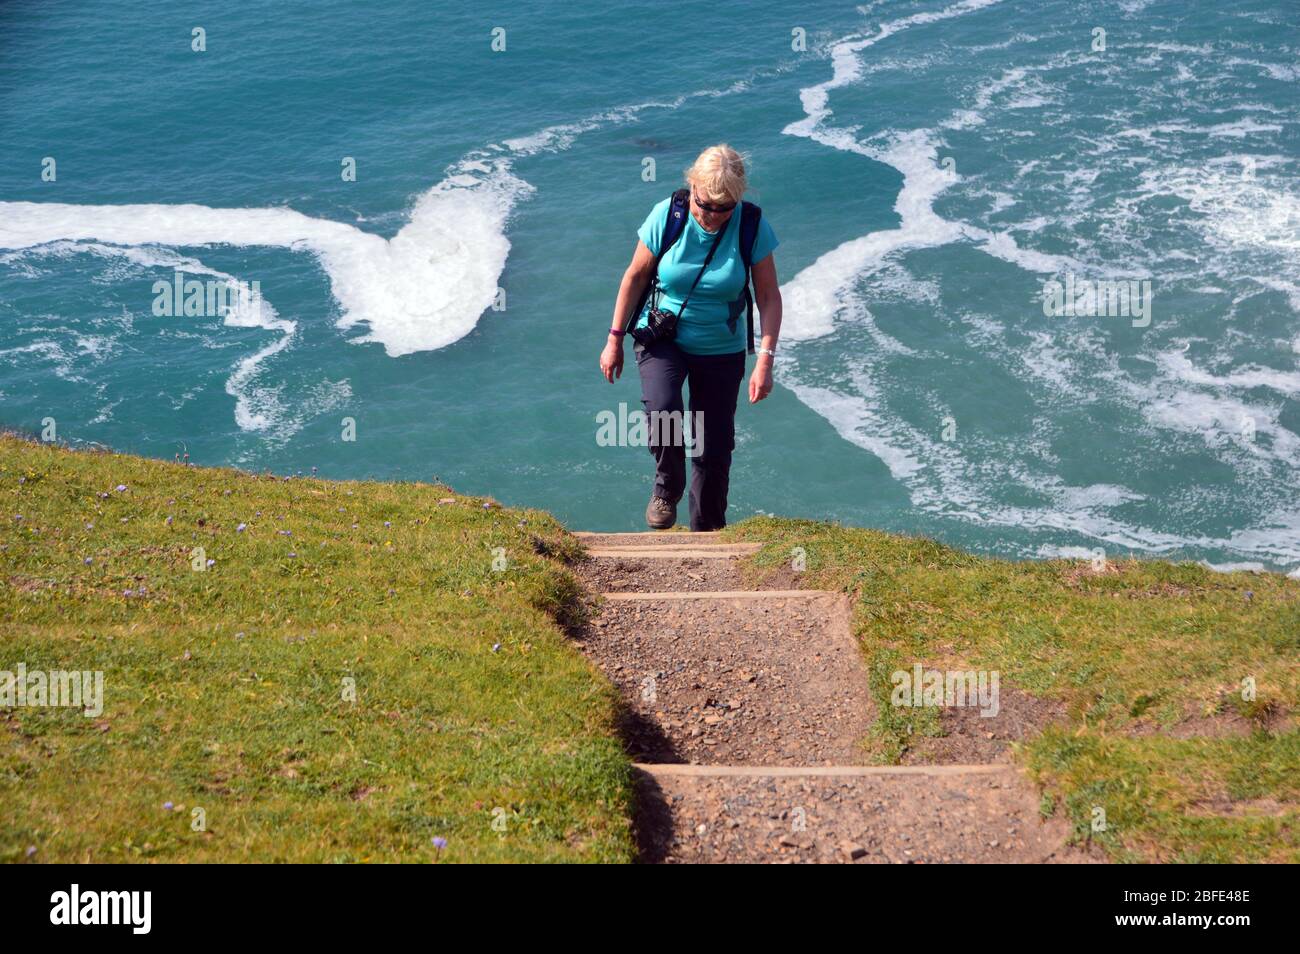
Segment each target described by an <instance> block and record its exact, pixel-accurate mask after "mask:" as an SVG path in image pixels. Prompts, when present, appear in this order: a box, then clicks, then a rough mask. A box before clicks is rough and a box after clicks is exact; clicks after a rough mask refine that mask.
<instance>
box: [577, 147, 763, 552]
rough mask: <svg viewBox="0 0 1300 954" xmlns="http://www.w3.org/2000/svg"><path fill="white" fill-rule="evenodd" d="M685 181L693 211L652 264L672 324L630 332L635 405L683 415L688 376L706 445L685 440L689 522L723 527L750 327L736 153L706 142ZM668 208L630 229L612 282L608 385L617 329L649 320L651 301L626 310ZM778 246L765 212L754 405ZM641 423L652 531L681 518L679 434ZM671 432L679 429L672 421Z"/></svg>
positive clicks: (618, 369) (693, 413) (618, 350)
mask: <svg viewBox="0 0 1300 954" xmlns="http://www.w3.org/2000/svg"><path fill="white" fill-rule="evenodd" d="M686 186H687V188H688V189H689V190H690V216H689V220H688V221H687V222H686V224H685V226H684V227H683V228H682V229H681V232H680V235H679V237H678V238H677V240H676V241H675V242H673V244H672V246H671V247H670V248H669V249H667V251H666V253H665V254H664V255H663V257H662V259H660V260H659V262H658V266H657V274H658V278H659V284H660V286H661V290H662V296H661V298H660V300H659V302H658V305H657V307H658V308H659V309H660V310H661V311H663V310H667V311H670V312H672V313H673V314H676V315H677V316H678V318H677V324H676V331H675V333H674V334H673V336H672V337H671V338H669V339H668V340H656V341H653V342H652V343H650V344H649V345H643V344H641V343H640V342H638V343H637V344H636V347H635V351H636V363H637V370H638V371H639V372H640V374H641V403H642V404H643V405H644V406H645V412H646V416H647V419H648V420H650V421H659V420H662V419H663V418H662V417H661V415H660V414H656V412H675V413H674V415H673V416H674V418H675V419H676V420H677V421H681V419H682V411H683V406H682V385H683V383H689V386H690V408H689V410H690V414H689V417H690V419H691V421H692V422H697V423H698V424H699V425H702V426H699V427H696V428H693V433H692V439H693V443H696V444H699V443H702V445H703V446H702V447H698V446H696V447H692V454H693V464H692V472H691V496H690V522H691V530H693V531H708V530H717V529H719V528H721V527H725V526H726V525H727V518H726V513H727V484H728V476H729V474H730V471H731V452H732V450H733V449H734V448H735V446H736V443H735V433H736V429H735V421H736V398H737V393H738V391H739V389H740V380H741V378H742V377H744V373H745V351H746V347H745V346H746V343H747V341H748V332H747V327H746V322H745V318H744V314H743V312H744V310H745V298H744V290H745V265H744V260H743V258H742V256H741V254H740V225H741V218H742V216H741V213H740V211H739V210H740V209H741V208H743V207H742V206H741V205H740V203H741V197H742V196H743V195H744V194H745V189H746V182H745V163H744V160H742V159H741V157H740V155H739V154H738V153H737V152H736V151H735V150H734V149H732V148H731V147H730V146H727V145H718V146H710V147H709V148H708V149H705V150H704V151H703V152H702V153H700V155H699V158H697V159H696V160H695V164H694V165H692V166H691V167H690V169H688V170H687V171H686ZM671 210H672V198H671V197H669V198H668V199H665V200H663V201H662V202H660V203H659V204H658V205H656V206H655V207H654V208H653V209H652V210H651V211H650V214H649V215H648V216H647V217H646V220H645V222H643V223H642V224H641V228H640V229H639V230H638V232H637V236H638V241H637V247H636V252H635V253H634V254H633V256H632V264H631V265H629V266H628V268H627V271H626V272H625V273H624V274H623V281H622V284H620V285H619V289H618V300H617V301H616V302H615V304H614V320H613V325H612V327H611V328H610V332H609V340H608V342H607V343H606V344H605V350H604V351H603V352H602V353H601V355H600V370H601V371H602V372H603V373H604V375H605V380H607V381H609V382H611V383H612V382H613V381H614V379H615V378H617V377H619V376H620V375H622V373H623V339H624V336H625V335H627V334H628V333H629V332H632V331H633V329H642V328H646V327H647V325H648V322H647V314H648V313H649V311H650V310H651V309H652V308H654V307H656V305H655V302H654V301H649V302H647V303H646V305H645V307H644V308H643V309H641V310H640V311H639V313H638V314H635V315H634V314H632V312H633V311H636V310H637V304H638V303H639V302H640V301H641V299H642V294H643V293H644V291H645V289H646V286H647V284H648V283H649V282H650V281H651V279H652V278H653V277H654V276H655V275H656V264H655V262H656V258H658V257H659V254H660V252H661V250H662V249H661V240H662V238H663V235H664V229H665V225H666V224H667V220H668V216H669V213H670V212H671ZM776 246H777V238H776V235H775V233H773V231H772V227H771V226H770V225H768V224H767V218H766V217H763V218H761V219H760V220H759V223H758V230H757V233H756V235H755V238H754V245H753V250H752V253H751V262H752V266H751V270H750V273H751V275H752V281H753V285H754V300H755V302H756V304H757V305H758V310H759V314H760V316H761V318H762V330H763V341H762V346H761V347H760V348H759V349H758V360H757V362H756V364H755V365H754V373H753V374H752V375H751V376H750V379H749V402H750V403H751V404H755V403H757V402H759V401H761V400H763V398H765V397H767V396H768V394H770V393H771V392H772V361H773V359H774V358H775V357H776V341H777V337H778V335H779V334H780V332H781V291H780V288H779V286H778V284H777V280H776V262H775V260H774V259H773V256H772V250H773V249H775V248H776ZM683 303H685V305H686V307H685V309H684V310H683V308H682V306H683ZM637 334H638V335H642V334H643V332H641V331H640V330H638V331H637ZM649 431H650V453H651V454H653V455H654V459H655V483H654V490H653V491H652V492H651V496H650V503H649V505H648V506H647V507H646V512H645V519H646V523H647V524H648V525H649V526H650V528H651V529H654V530H666V529H667V528H669V527H671V526H672V525H673V524H674V523H676V522H677V502H678V501H679V500H681V497H682V493H683V492H684V490H685V489H686V448H685V447H684V446H682V443H681V442H680V441H675V440H663V439H662V438H663V437H664V436H665V435H664V432H663V430H661V428H659V427H655V426H652V427H650V428H649ZM676 433H677V434H680V433H681V431H680V429H678V430H677V431H676Z"/></svg>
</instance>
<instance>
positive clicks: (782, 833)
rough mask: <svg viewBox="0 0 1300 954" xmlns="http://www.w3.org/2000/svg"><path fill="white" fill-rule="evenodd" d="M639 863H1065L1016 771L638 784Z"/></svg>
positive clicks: (1059, 832)
mask: <svg viewBox="0 0 1300 954" xmlns="http://www.w3.org/2000/svg"><path fill="white" fill-rule="evenodd" d="M639 795H640V798H641V805H642V813H641V819H640V828H641V839H642V854H643V857H644V860H646V861H655V862H668V863H693V862H708V863H753V862H794V863H813V862H820V863H841V864H872V863H882V862H884V863H888V862H894V863H933V862H1017V863H1026V862H1044V861H1052V862H1061V861H1077V860H1080V854H1079V853H1077V852H1072V851H1071V852H1067V851H1063V850H1062V848H1061V846H1062V845H1063V844H1064V841H1065V838H1066V836H1067V835H1068V834H1069V831H1068V825H1067V823H1065V822H1064V821H1056V822H1054V823H1051V824H1044V823H1043V822H1042V821H1041V820H1040V819H1039V816H1038V801H1037V799H1036V798H1034V796H1033V795H1032V794H1031V793H1030V792H1029V791H1028V790H1027V788H1026V786H1024V785H1023V783H1022V782H1021V780H1020V779H1019V777H1018V776H1017V775H1016V773H1015V770H1014V769H1012V768H1011V767H1010V766H999V767H997V771H996V773H995V774H969V775H939V776H924V775H877V776H861V777H831V778H800V777H786V778H779V777H778V778H773V777H754V778H736V777H721V778H719V777H713V778H709V777H702V778H700V777H696V778H692V777H680V776H666V775H656V774H651V773H650V772H642V773H640V788H639Z"/></svg>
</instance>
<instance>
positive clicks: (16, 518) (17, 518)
mask: <svg viewBox="0 0 1300 954" xmlns="http://www.w3.org/2000/svg"><path fill="white" fill-rule="evenodd" d="M14 519H15V520H21V519H23V515H22V514H20V513H16V514H14Z"/></svg>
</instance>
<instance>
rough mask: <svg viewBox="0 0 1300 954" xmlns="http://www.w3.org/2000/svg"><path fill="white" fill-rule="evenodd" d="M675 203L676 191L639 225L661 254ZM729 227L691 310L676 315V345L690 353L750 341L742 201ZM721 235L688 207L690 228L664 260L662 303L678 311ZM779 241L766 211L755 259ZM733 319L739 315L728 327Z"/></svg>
mask: <svg viewBox="0 0 1300 954" xmlns="http://www.w3.org/2000/svg"><path fill="white" fill-rule="evenodd" d="M671 204H672V197H671V196H669V197H668V198H667V199H664V200H663V201H662V202H660V203H659V204H658V205H656V206H655V207H654V208H653V209H651V210H650V214H649V215H648V216H646V220H645V221H644V222H642V223H641V228H640V229H638V230H637V236H638V237H639V238H640V239H641V241H642V242H644V243H645V244H646V248H648V249H650V251H651V252H653V253H654V254H655V255H658V254H659V245H660V239H661V238H663V234H664V222H665V220H666V218H667V216H668V207H669V206H670V205H671ZM724 228H725V229H726V233H725V234H724V235H723V236H722V242H721V244H720V245H719V246H718V250H717V251H716V252H714V253H713V260H712V261H711V262H709V268H708V270H707V271H706V272H705V273H704V274H703V275H702V276H701V277H700V283H699V284H698V285H696V286H695V291H693V292H691V300H690V301H689V302H687V304H686V311H685V312H683V313H681V316H680V317H679V319H678V321H677V337H676V341H677V345H678V347H680V348H681V349H682V350H683V351H685V352H687V353H689V354H734V353H735V352H737V351H744V350H745V349H746V347H747V345H748V343H749V338H748V336H747V335H746V332H745V299H744V295H743V291H744V287H745V263H744V261H743V260H742V259H741V257H740V206H736V210H735V211H734V212H732V213H731V218H729V219H727V224H726V225H725V226H724ZM716 237H717V233H716V232H706V231H704V227H703V226H702V225H700V223H699V222H697V221H695V216H693V215H691V214H690V211H689V209H688V210H687V212H686V228H685V229H683V230H682V234H681V235H680V236H679V237H678V239H677V241H676V242H674V243H673V247H672V248H670V249H669V250H668V254H667V255H665V256H664V257H663V260H662V261H660V263H659V283H660V284H661V285H662V286H663V292H662V294H661V295H660V299H659V307H660V308H661V309H667V310H669V311H678V310H679V309H680V308H681V306H682V299H683V298H685V297H686V293H687V292H688V291H690V288H691V282H693V281H695V276H696V275H697V274H699V271H700V266H701V265H703V264H704V259H705V258H707V257H708V254H709V246H711V245H712V244H713V240H714V239H715V238H716ZM776 246H777V239H776V233H774V232H773V231H772V226H770V225H768V224H767V216H766V215H764V216H763V217H762V218H761V219H759V222H758V234H757V235H756V236H755V237H754V254H753V263H754V264H755V265H757V264H758V263H759V262H761V261H762V260H763V259H765V258H767V256H769V255H771V254H772V250H773V249H775V248H776ZM649 308H650V303H649V302H648V301H647V302H646V307H645V308H643V309H642V311H641V314H640V316H638V318H637V325H638V326H644V325H645V322H646V319H645V315H646V312H647V311H648V310H649ZM730 319H734V321H732V322H731V326H730V327H728V321H729V320H730ZM755 330H756V331H757V329H755Z"/></svg>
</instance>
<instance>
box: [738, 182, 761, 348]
mask: <svg viewBox="0 0 1300 954" xmlns="http://www.w3.org/2000/svg"><path fill="white" fill-rule="evenodd" d="M762 217H763V210H762V209H761V208H759V207H758V206H756V205H755V204H754V203H753V202H743V203H741V206H740V260H741V261H742V262H744V263H745V324H746V326H747V328H748V330H749V353H750V354H753V353H754V296H753V295H752V294H751V293H750V290H749V270H750V268H752V267H753V264H754V243H755V242H756V241H757V240H758V222H759V220H760V219H761V218H762Z"/></svg>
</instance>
